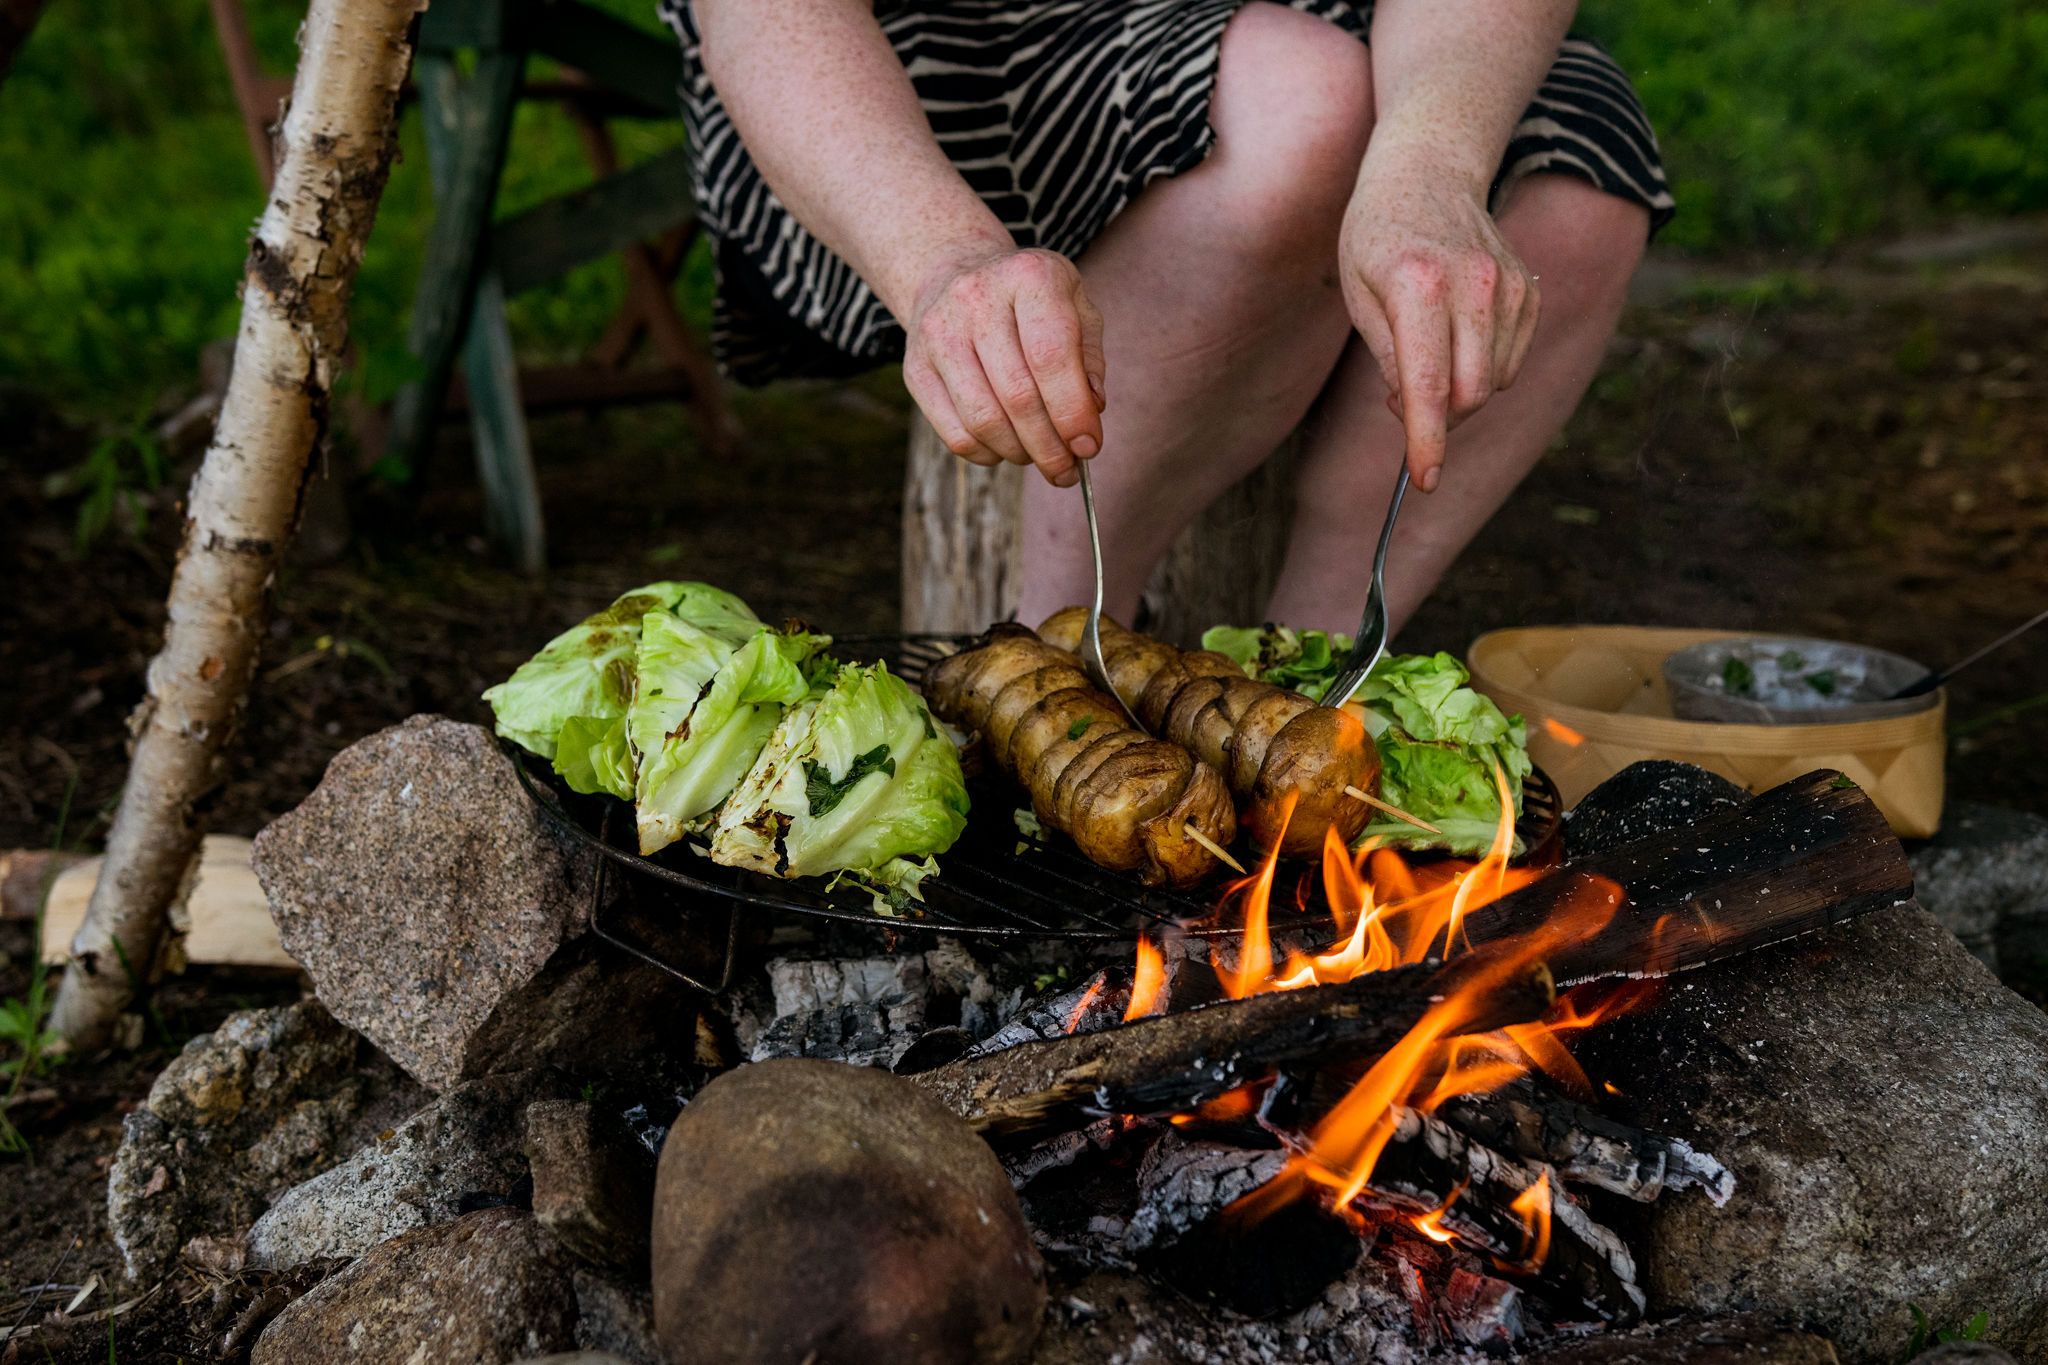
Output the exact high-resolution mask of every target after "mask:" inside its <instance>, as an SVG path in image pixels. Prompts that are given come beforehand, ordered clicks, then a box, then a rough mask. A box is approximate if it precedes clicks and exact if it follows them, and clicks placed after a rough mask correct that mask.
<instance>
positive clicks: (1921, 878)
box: [1913, 801, 2048, 972]
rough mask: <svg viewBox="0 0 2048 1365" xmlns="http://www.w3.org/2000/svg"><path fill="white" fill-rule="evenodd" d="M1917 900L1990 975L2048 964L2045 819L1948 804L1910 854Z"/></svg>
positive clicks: (2047, 832) (2047, 827)
mask: <svg viewBox="0 0 2048 1365" xmlns="http://www.w3.org/2000/svg"><path fill="white" fill-rule="evenodd" d="M1913 881H1914V886H1915V894H1917V895H1918V896H1919V898H1920V903H1921V904H1922V905H1924V906H1926V907H1927V910H1928V913H1929V914H1931V915H1933V916H1934V917H1935V918H1936V919H1938V920H1940V921H1941V922H1942V923H1943V924H1944V925H1946V926H1948V930H1949V932H1950V933H1952V934H1954V935H1955V936H1956V937H1957V938H1959V939H1961V940H1962V942H1963V946H1964V947H1965V948H1968V949H1969V950H1970V951H1971V952H1973V953H1975V954H1976V955H1977V956H1978V957H1979V958H1981V959H1983V961H1984V964H1985V965H1986V966H1988V967H1990V968H1991V970H1992V971H1994V972H1995V971H1998V970H2000V968H2001V967H2020V966H2024V965H2025V964H2026V962H2027V960H2028V959H2040V958H2048V820H2043V819H2042V818H2041V817H2040V816H2038V815H2029V814H2027V813H2026V812H2024V811H2016V810H2002V809H2000V808H1999V807H1997V806H1985V805H1979V804H1978V803H1976V802H1974V801H1951V802H1949V804H1948V809H1947V810H1946V811H1944V812H1943V814H1942V821H1941V833H1939V834H1937V835H1935V836H1934V838H1932V839H1929V840H1928V841H1927V842H1926V843H1924V844H1922V845H1921V846H1920V847H1919V848H1917V849H1915V850H1914V852H1913Z"/></svg>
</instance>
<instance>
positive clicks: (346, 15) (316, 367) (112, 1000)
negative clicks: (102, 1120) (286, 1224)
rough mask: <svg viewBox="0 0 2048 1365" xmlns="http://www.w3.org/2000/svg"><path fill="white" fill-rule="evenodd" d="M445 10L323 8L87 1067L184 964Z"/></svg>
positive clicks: (261, 248) (137, 751)
mask: <svg viewBox="0 0 2048 1365" xmlns="http://www.w3.org/2000/svg"><path fill="white" fill-rule="evenodd" d="M424 7H425V0H312V4H311V6H310V8H309V10H308V12H307V15H306V21H305V24H304V26H303V27H302V28H301V29H300V31H299V69H298V74H297V77H296V78H295V79H294V81H293V84H292V100H291V108H290V110H289V112H288V113H287V114H286V115H285V119H284V124H283V126H282V128H281V129H280V131H279V134H278V168H277V179H276V183H275V185H274V186H273V187H272V190H271V193H270V198H269V201H268V202H267V203H266V204H265V206H264V210H263V216H262V218H261V220H260V221H259V222H258V223H257V226H256V233H255V236H254V237H253V238H252V239H251V241H250V244H249V256H248V261H247V263H246V265H245V267H244V276H243V283H242V325H241V331H240V333H239V335H238V337H237V338H236V343H235V364H234V372H233V375H232V376H231V377H230V379H229V381H228V391H227V397H226V399H225V400H224V402H223V403H222V405H221V414H220V421H219V425H218V427H217V429H216V431H215V435H214V438H213V444H212V445H211V446H210V447H208V449H207V452H206V459H205V462H204V464H203V465H202V466H201V467H200V471H199V476H198V478H197V479H195V480H194V481H193V485H192V490H191V496H190V506H189V510H188V513H187V519H186V522H185V539H184V545H183V548H182V549H181V550H180V551H179V555H178V565H177V570H176V572H175V574H174V575H173V576H172V579H171V592H170V601H169V619H168V621H167V623H166V625H165V628H164V643H163V649H162V651H161V652H160V653H158V654H157V656H156V658H155V659H154V660H152V661H151V663H150V666H149V678H148V692H147V695H146V696H145V697H144V699H143V702H142V705H141V706H140V707H139V708H138V709H137V711H136V713H135V715H134V717H133V718H132V719H131V721H130V729H131V730H132V731H133V733H134V736H135V743H134V752H133V755H132V757H131V759H130V762H129V768H128V780H127V784H126V786H125V787H124V788H123V789H122V792H121V808H120V811H119V813H118V814H117V815H116V816H115V818H114V825H113V829H112V831H111V832H110V833H109V835H108V837H107V856H106V862H105V865H104V870H103V872H102V873H101V876H100V880H99V884H98V886H97V888H96V889H95V890H94V892H93V896H92V902H91V905H90V907H89V908H88V909H87V912H86V917H85V922H84V924H83V925H81V926H80V928H79V930H78V933H77V934H76V935H75V936H74V937H73V939H72V941H71V959H72V966H71V967H70V969H69V970H67V971H66V972H65V975H64V984H63V986H62V988H61V990H60V991H59V993H58V997H57V1004H56V1008H55V1010H54V1012H53V1013H52V1016H51V1023H52V1026H53V1027H54V1028H56V1029H57V1030H58V1031H59V1032H60V1033H62V1034H63V1035H64V1037H65V1039H66V1040H67V1041H68V1042H69V1043H70V1045H71V1046H72V1047H73V1048H74V1049H77V1050H86V1051H95V1050H98V1049H101V1048H104V1047H106V1046H108V1045H110V1044H111V1043H112V1042H114V1041H115V1039H116V1036H117V1031H118V1028H119V1025H120V1021H121V1017H122V1014H123V1011H124V1010H125V1009H126V1008H127V1006H128V1005H129V1003H130V1002H131V1001H132V1000H133V999H134V997H135V993H136V990H137V988H138V986H140V985H143V984H146V983H147V982H148V981H149V980H151V979H153V977H154V976H155V974H156V972H157V968H158V964H159V963H160V962H161V961H162V960H163V958H164V956H165V955H166V953H167V952H168V951H171V950H173V949H174V947H175V943H174V939H175V935H173V934H171V933H168V932H167V926H168V925H169V922H170V916H171V911H172V908H173V906H174V904H175V903H176V902H177V900H178V898H179V897H180V895H181V894H182V893H183V891H184V890H185V889H186V888H187V887H188V885H189V881H190V875H189V874H190V872H191V869H192V867H193V865H194V863H195V861H196V859H197V857H198V853H199V843H200V836H201V835H202V833H203V832H204V831H203V828H202V821H201V818H200V815H199V813H198V810H197V805H198V802H199V801H200V799H201V798H202V797H203V796H205V795H206V794H207V793H208V792H209V791H211V790H212V789H213V788H214V787H215V786H217V785H218V783H219V782H220V779H221V776H222V770H223V766H224V760H223V751H224V750H225V748H226V746H227V744H228V742H229V741H230V740H231V739H232V738H233V736H234V733H235V729H236V726H237V723H238V721H239V719H240V716H241V712H242V706H243V702H244V700H245V699H246V697H247V694H248V690H249V682H250V679H251V677H252V675H253V674H254V672H255V668H256V663H257V657H258V646H259V643H260V641H261V636H262V626H263V618H264V612H265V608H266V604H267V598H268V593H269V590H270V586H271V584H272V582H273V580H274V579H275V577H276V573H277V567H278V562H279V560H280V558H281V557H282V555H283V552H284V548H285V545H286V544H287V542H288V541H289V540H290V538H291V534H292V532H293V530H294V529H295V528H296V526H297V522H298V517H299V510H300V503H301V499H302V498H303V496H304V493H305V488H306V480H307V472H308V470H309V469H310V468H311V467H312V457H313V456H314V454H315V453H316V452H317V451H318V449H319V447H320V443H321V441H322V440H323V439H324V438H325V435H326V429H327V400H328V390H329V386H330V384H331V382H332V380H333V366H334V363H335V361H336V359H337V358H338V357H339V356H340V355H341V353H342V347H343V345H344V343H345V342H346V340H347V333H348V297H349V287H350V285H351V283H352V282H353V281H354V279H355V273H356V267H357V266H358V265H359V264H360V263H361V261H362V256H363V244H364V241H365V240H366V239H367V238H368V236H369V232H370V224H371V222H372V220H373V219H374V218H375V217H376V213H377V202H378V200H379V198H381V197H382V195H383V192H384V180H385V176H386V175H387V174H388V172H389V171H390V168H391V160H392V156H393V153H394V152H395V151H396V149H397V124H398V120H397V111H398V92H399V87H400V86H401V85H402V84H403V83H404V81H405V76H406V71H407V68H408V66H409V65H410V63H411V60H412V49H411V44H410V42H409V41H408V29H409V27H410V25H411V24H412V21H413V16H414V15H415V14H416V13H418V12H419V11H420V10H421V9H423V8H424Z"/></svg>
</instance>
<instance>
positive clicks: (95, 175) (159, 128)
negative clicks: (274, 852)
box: [0, 0, 2048, 421]
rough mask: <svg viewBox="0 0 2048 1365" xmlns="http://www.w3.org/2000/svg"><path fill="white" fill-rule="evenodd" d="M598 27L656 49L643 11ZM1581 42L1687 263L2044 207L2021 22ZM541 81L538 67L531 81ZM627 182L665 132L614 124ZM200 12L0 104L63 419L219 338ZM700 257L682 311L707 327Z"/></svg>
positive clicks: (550, 317)
mask: <svg viewBox="0 0 2048 1365" xmlns="http://www.w3.org/2000/svg"><path fill="white" fill-rule="evenodd" d="M245 2H246V7H247V9H248V13H249V17H250V21H251V24H252V27H253V28H254V30H255V36H256V41H257V46H258V48H259V50H260V51H261V53H262V56H263V59H264V63H265V65H266V67H267V68H268V69H269V70H271V71H273V72H275V73H279V74H283V73H287V72H289V71H290V70H291V67H292V64H293V61H294V57H295V49H294V46H293V33H294V30H295V28H296V26H297V23H298V20H299V17H300V15H301V14H303V12H304V7H303V0H300V3H296V4H295V3H292V0H245ZM605 7H606V8H608V9H611V10H613V11H615V12H617V13H619V14H622V15H625V16H627V17H629V18H632V19H633V20H634V21H636V22H638V23H640V24H642V25H644V26H646V27H648V28H650V29H654V28H656V27H657V26H656V24H655V21H654V18H653V14H652V9H653V6H652V0H607V3H606V5H605ZM1579 27H1580V29H1581V30H1582V31H1584V32H1587V33H1590V34H1592V35H1594V36H1596V37H1598V38H1600V39H1601V40H1602V41H1603V42H1605V43H1606V44H1607V45H1608V46H1609V47H1610V48H1611V49H1612V50H1613V51H1614V53H1615V54H1616V56H1617V57H1618V58H1619V59H1620V60H1621V62H1622V64H1623V65H1624V66H1625V67H1626V68H1627V69H1628V71H1629V72H1630V74H1631V75H1632V76H1633V77H1634V78H1635V80H1636V82H1637V84H1638V86H1639V88H1640V89H1641V91H1642V94H1643V98H1644V100H1645V102H1646V103H1647V104H1648V106H1649V109H1650V113H1651V116H1652V118H1653V119H1654V120H1655V121H1656V124H1657V128H1658V131H1659V134H1660V135H1661V137H1662V139H1663V145H1664V151H1665V157H1666V161H1667V163H1668V165H1669V168H1670V172H1671V176H1672V180H1673V182H1674V188H1675V189H1676V191H1677V194H1678V199H1679V206H1680V213H1679V217H1678V219H1677V221H1676V222H1675V223H1673V224H1672V225H1671V227H1670V228H1669V229H1668V230H1667V231H1666V233H1665V235H1664V238H1663V240H1664V241H1665V242H1666V243H1667V244H1669V245H1671V246H1674V247H1679V248H1683V249H1686V250H1690V251H1699V252H1711V251H1726V250H1731V249H1739V248H1748V247H1787V248H1794V249H1797V250H1800V251H1815V250H1821V249H1825V248H1828V247H1831V246H1834V245H1836V244H1838V243H1840V242H1843V241H1845V240H1848V239H1853V238H1858V237H1865V236H1870V235H1873V234H1881V233H1887V232H1894V231H1898V230H1901V229H1905V228H1909V227H1911V226H1913V225H1916V224H1920V223H1925V222H1929V221H1933V220H1936V219H1938V218H1941V217H1944V216H1953V215H1956V214H1962V213H1967V214H1982V215H1996V214H2007V213H2015V212H2022V211H2027V210H2033V209H2039V208H2043V207H2048V7H2043V6H2042V5H2040V4H2039V3H2038V0H1589V2H1588V3H1586V4H1585V5H1584V6H1583V7H1582V10H1581V15H1580V20H1579ZM532 74H534V75H535V76H544V75H545V74H547V73H546V72H545V70H542V69H540V68H539V66H538V64H537V66H536V70H535V71H534V72H533V73H532ZM614 129H615V134H616V135H617V137H618V139H619V143H620V150H621V153H622V155H623V156H624V158H625V159H626V160H627V161H628V162H631V161H635V160H638V159H641V158H643V157H645V156H647V155H649V154H651V153H652V152H654V151H657V150H659V149H661V148H662V147H665V146H668V145H670V144H671V143H673V142H674V141H675V140H676V139H677V138H678V137H679V136H680V129H679V127H678V125H676V124H673V123H670V124H650V125H635V124H631V123H619V124H616V125H614ZM403 136H404V161H403V163H402V164H401V165H400V166H399V167H398V168H397V169H396V170H395V171H394V172H393V174H392V178H391V184H390V189H389V192H388V193H387V195H386V197H385V201H384V206H383V209H382V211H381V213H380V215H379V218H378V222H377V227H376V231H375V234H374V236H373V238H372V240H371V245H370V251H369V255H368V257H367V259H366V260H365V262H364V266H363V272H362V275H361V278H360V281H359V283H358V285H357V288H356V296H355V341H356V346H357V350H358V354H359V355H360V356H362V357H364V358H365V367H366V368H367V369H369V370H371V371H375V370H376V369H377V368H379V365H380V358H384V357H389V358H392V359H396V358H397V357H398V356H399V355H400V354H402V350H403V337H404V332H405V322H406V309H407V305H408V301H409V299H410V297H411V293H412V286H413V281H414V277H415V275H416V272H417V270H418V262H419V256H420V250H421V245H422V242H423V239H424V233H425V227H426V222H427V212H428V208H429V199H428V194H427V187H426V178H427V177H426V161H425V155H424V150H423V148H422V146H421V140H420V137H419V131H418V127H417V121H416V119H415V118H414V117H411V116H408V119H407V124H406V128H405V130H404V135H403ZM588 178H589V172H588V169H587V165H586V162H585V160H584V157H583V152H582V148H581V144H580V143H579V142H578V140H577V138H576V135H575V131H574V129H573V128H572V127H571V126H570V124H569V122H568V120H567V119H566V118H565V117H564V116H563V115H562V114H561V113H560V112H559V111H558V110H556V109H555V108H554V107H552V106H548V105H539V104H529V105H526V106H523V107H522V108H521V110H520V112H519V117H518V122H517V124H516V126H515V129H514V132H513V142H512V155H511V159H510V162H509V164H508V166H507V170H506V175H505V181H504V187H503V189H502V191H501V194H500V199H499V208H500V212H507V211H511V210H516V209H518V208H520V207H522V206H524V205H527V204H531V203H534V202H536V201H538V200H540V199H543V198H546V197H548V196H550V195H552V194H555V193H558V192H560V191H561V190H564V189H567V188H571V187H573V186H576V185H579V184H582V183H584V182H585V181H586V180H587V179H588ZM260 202H261V201H260V192H259V189H258V185H257V181H256V176H255V172H254V170H253V169H252V167H251V165H250V161H249V155H248V150H247V145H246V143H245V141H244V138H243V133H242V129H241V125H240V121H239V119H238V117H237V115H236V113H235V109H234V105H233V101H232V98H231V96H230V93H229V89H228V82H227V75H226V72H225V69H224V68H223V66H222V64H221V59H220V54H219V49H218V47H217V45H216V44H215V41H214V38H213V33H212V29H211V27H210V25H209V22H208V19H207V9H206V4H205V0H153V2H152V3H150V4H144V5H137V4H129V3H117V0H52V3H51V4H50V6H49V9H48V11H47V12H46V14H45V15H44V17H43V20H42V23H41V25H40V27H39V28H38V29H37V31H36V33H35V35H34V37H33V38H32V39H31V40H30V42H29V44H28V46H27V48H26V49H25V50H24V51H23V53H22V55H21V57H20V59H19V60H18V62H17V63H16V66H15V68H14V71H13V73H12V74H11V75H10V76H9V77H8V79H7V81H6V83H5V84H4V85H0V378H9V379H15V380H19V381H25V382H27V383H28V384H30V385H33V386H34V387H36V388H38V389H41V390H43V391H44V392H46V393H48V394H49V395H51V396H52V397H54V398H55V399H57V400H58V401H59V402H60V403H61V404H63V405H64V406H65V407H66V408H67V409H68V410H70V411H71V412H72V413H73V415H75V416H77V417H80V418H84V419H98V420H101V421H105V420H108V419H110V418H111V419H117V420H121V421H126V420H129V419H130V418H131V417H132V414H133V413H134V412H135V411H136V410H137V407H138V405H141V404H147V403H149V402H151V401H152V400H154V399H155V398H156V397H157V396H158V395H160V394H162V393H163V392H164V391H165V390H166V389H168V388H174V387H178V386H189V385H190V384H191V383H192V382H193V379H194V376H195V373H196V366H197V355H198V351H199V348H200V347H201V346H203V345H204V344H205V343H206V342H207V341H209V340H211V339H213V338H216V337H221V336H226V335H229V334H230V333H232V331H233V330H234V325H235V319H236V300H235V293H234V291H235V284H236V280H237V278H238V276H239V272H240V268H241V261H242V255H243V249H244V242H245V238H246V236H247V233H248V231H249V228H250V226H251V224H252V223H253V221H254V219H255V216H256V214H257V212H258V210H259V208H260ZM708 274H709V272H708V265H707V263H706V261H705V260H704V257H703V254H702V252H701V250H700V252H699V253H698V256H697V258H696V259H695V260H694V261H693V262H692V266H691V269H690V271H689V272H688V273H687V275H686V278H685V285H684V293H685V302H686V306H687V307H688V309H689V310H690V311H692V312H695V313H697V314H698V315H699V317H700V318H701V316H702V314H703V313H704V311H705V310H706V308H707V306H708V291H709V278H708ZM622 289H623V275H622V271H621V269H620V267H619V265H618V263H617V262H616V261H605V262H600V263H597V264H593V265H591V266H588V267H586V268H584V269H583V270H580V271H578V272H577V273H575V274H574V275H572V276H570V277H569V278H567V279H566V280H564V281H562V282H560V283H559V284H557V285H555V286H553V287H551V288H548V289H544V290H535V291H532V292H530V293H527V294H525V295H522V296H521V297H519V298H518V299H516V300H515V301H514V302H513V308H512V311H513V328H514V335H515V337H516V339H517V342H518V344H519V346H520V348H521V351H522V353H523V354H524V355H525V356H526V357H527V358H528V359H531V360H546V359H567V358H570V357H572V356H573V355H574V354H576V353H577V352H579V351H580V350H581V349H582V348H583V347H584V346H586V345H587V344H589V343H590V342H591V341H593V340H594V339H595V338H596V336H597V335H598V333H599V332H600V331H601V330H602V327H603V325H604V322H605V320H606V319H607V318H608V317H609V315H610V314H611V312H612V310H613V309H614V308H615V307H616V306H617V303H618V300H619V297H620V294H621V292H622Z"/></svg>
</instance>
